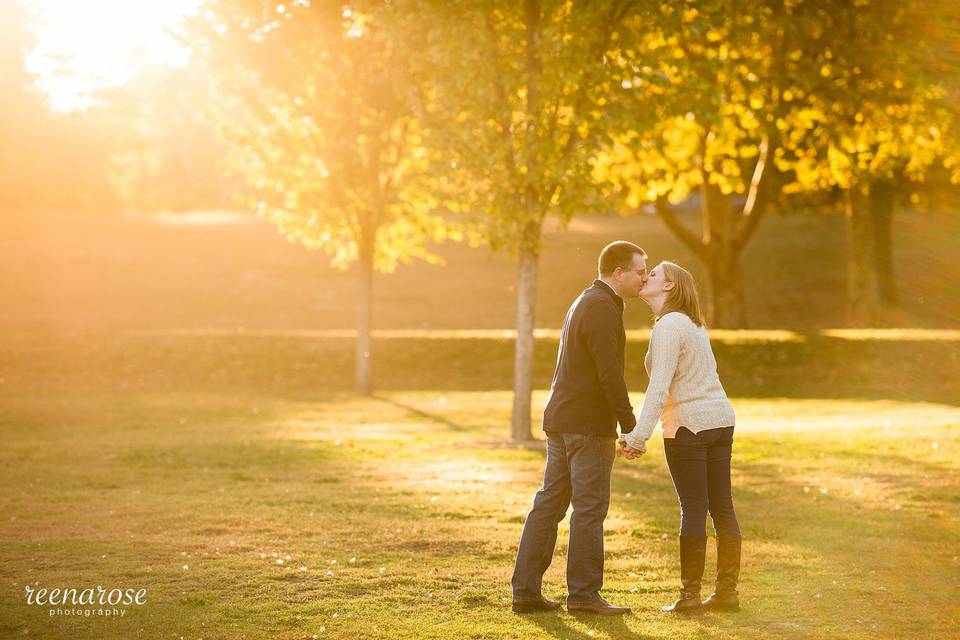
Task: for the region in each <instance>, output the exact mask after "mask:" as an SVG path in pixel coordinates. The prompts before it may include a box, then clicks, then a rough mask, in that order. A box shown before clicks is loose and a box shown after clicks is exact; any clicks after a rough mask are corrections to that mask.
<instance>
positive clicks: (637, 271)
mask: <svg viewBox="0 0 960 640" xmlns="http://www.w3.org/2000/svg"><path fill="white" fill-rule="evenodd" d="M623 271H624V272H627V271H633V272H634V273H635V274H637V275H638V276H640V277H641V278H642V277H644V276H645V275H647V270H646V269H624V270H623Z"/></svg>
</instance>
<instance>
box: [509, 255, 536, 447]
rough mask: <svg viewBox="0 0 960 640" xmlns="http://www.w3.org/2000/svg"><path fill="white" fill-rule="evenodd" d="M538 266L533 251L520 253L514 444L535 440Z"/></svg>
mask: <svg viewBox="0 0 960 640" xmlns="http://www.w3.org/2000/svg"><path fill="white" fill-rule="evenodd" d="M538 262H539V256H538V255H537V253H536V252H535V251H534V250H533V249H523V250H521V251H520V255H519V261H518V265H517V342H516V351H515V353H514V361H513V414H512V416H511V420H510V423H511V427H510V437H511V438H512V439H513V440H515V441H525V440H532V439H533V435H532V434H531V432H530V408H531V395H532V394H533V349H534V340H533V329H534V311H535V308H536V300H537V267H538Z"/></svg>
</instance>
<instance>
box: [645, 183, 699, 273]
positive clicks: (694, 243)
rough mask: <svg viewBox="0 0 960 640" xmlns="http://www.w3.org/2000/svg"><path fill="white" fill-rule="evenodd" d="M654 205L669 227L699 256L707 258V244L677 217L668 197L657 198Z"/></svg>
mask: <svg viewBox="0 0 960 640" xmlns="http://www.w3.org/2000/svg"><path fill="white" fill-rule="evenodd" d="M654 206H655V207H656V209H657V215H659V216H660V218H661V219H662V220H663V221H664V223H666V225H667V228H669V229H670V231H672V232H673V234H674V235H675V236H677V237H678V238H680V240H681V241H683V243H684V244H685V245H687V247H689V248H690V250H691V251H693V253H694V254H696V256H697V257H698V258H701V259H703V258H705V257H706V253H707V247H706V245H705V244H704V243H703V241H701V240H700V238H698V237H697V236H696V234H694V233H693V232H692V231H690V229H687V228H686V227H685V226H684V225H683V223H682V222H680V220H678V219H677V216H676V214H675V213H674V212H673V207H671V206H670V203H669V202H667V199H666V198H664V197H660V198H657V201H656V202H655V203H654Z"/></svg>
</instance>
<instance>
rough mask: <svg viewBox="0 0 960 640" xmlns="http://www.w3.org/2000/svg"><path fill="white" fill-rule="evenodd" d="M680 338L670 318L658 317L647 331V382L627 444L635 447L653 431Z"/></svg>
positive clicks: (667, 392) (665, 395) (678, 356)
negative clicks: (648, 359)
mask: <svg viewBox="0 0 960 640" xmlns="http://www.w3.org/2000/svg"><path fill="white" fill-rule="evenodd" d="M681 341H682V334H681V331H680V326H679V325H677V324H676V323H675V321H674V319H673V318H668V317H664V318H661V319H660V321H659V322H657V324H656V326H655V327H654V329H653V332H652V333H651V334H650V384H649V385H648V386H647V393H646V395H645V396H644V398H643V408H642V409H641V410H640V415H639V417H638V418H637V428H636V429H634V430H633V433H631V434H630V436H629V437H627V444H628V445H630V446H631V447H633V448H635V449H637V448H639V447H640V445H642V444H643V443H644V442H645V441H646V440H647V439H648V438H649V437H650V436H651V434H653V430H654V429H655V428H656V427H657V421H658V420H660V415H661V414H662V413H663V406H664V404H666V402H667V396H668V394H669V393H670V384H671V383H672V382H673V375H674V373H676V370H677V363H678V362H679V360H680V347H681Z"/></svg>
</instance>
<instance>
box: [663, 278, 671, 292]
mask: <svg viewBox="0 0 960 640" xmlns="http://www.w3.org/2000/svg"><path fill="white" fill-rule="evenodd" d="M671 289H673V283H672V282H670V281H669V280H668V281H666V282H664V283H663V290H664V291H670V290H671Z"/></svg>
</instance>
